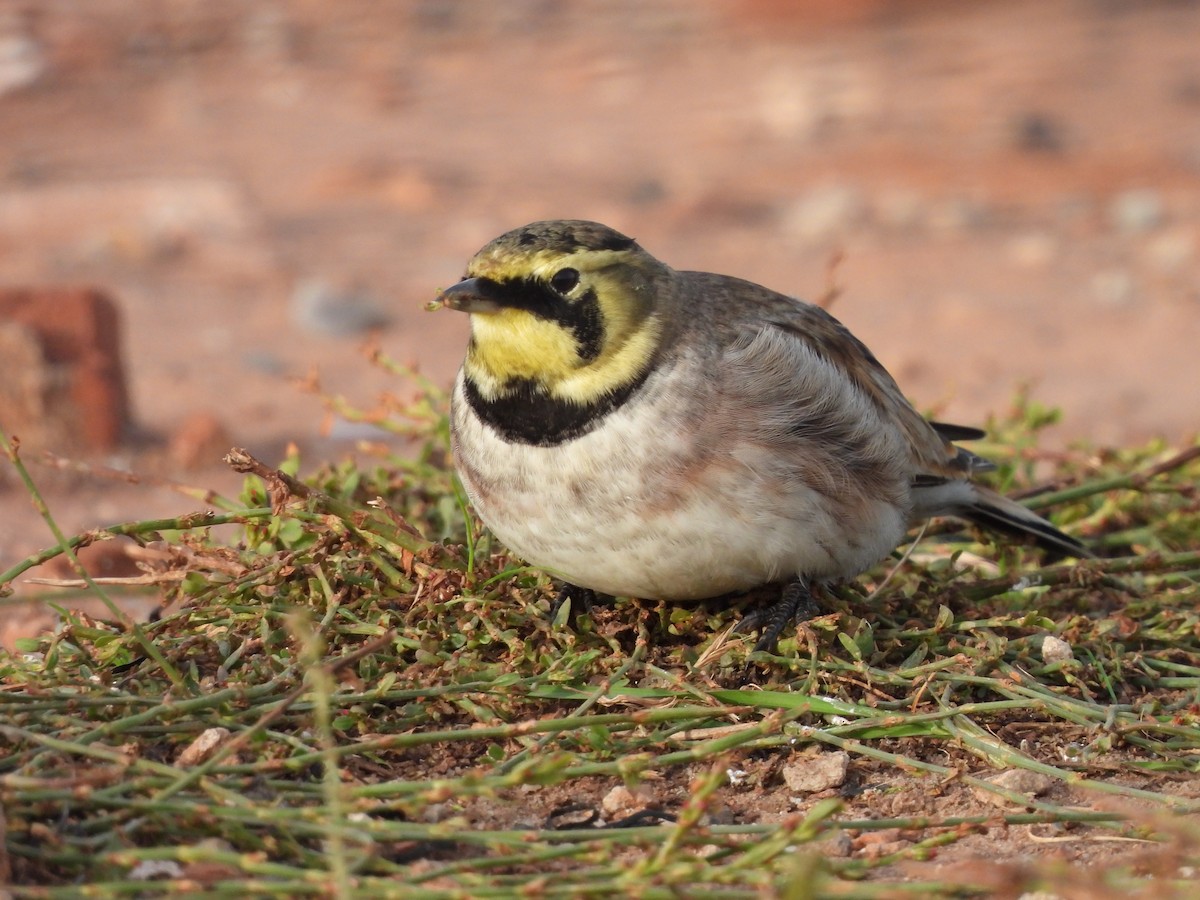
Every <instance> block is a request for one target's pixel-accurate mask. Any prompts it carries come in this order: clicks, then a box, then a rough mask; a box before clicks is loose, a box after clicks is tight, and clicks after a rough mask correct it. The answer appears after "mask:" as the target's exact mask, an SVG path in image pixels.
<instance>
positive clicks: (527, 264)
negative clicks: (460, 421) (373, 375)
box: [465, 235, 669, 406]
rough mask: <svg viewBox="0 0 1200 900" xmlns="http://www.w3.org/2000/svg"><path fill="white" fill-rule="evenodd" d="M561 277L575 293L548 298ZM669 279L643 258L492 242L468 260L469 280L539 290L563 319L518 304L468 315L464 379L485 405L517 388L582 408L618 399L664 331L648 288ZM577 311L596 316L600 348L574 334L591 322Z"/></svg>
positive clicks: (635, 253)
mask: <svg viewBox="0 0 1200 900" xmlns="http://www.w3.org/2000/svg"><path fill="white" fill-rule="evenodd" d="M563 269H574V270H576V271H577V272H578V273H579V277H578V285H577V286H576V287H573V288H571V289H570V290H569V291H565V292H564V293H563V294H560V295H558V296H557V297H553V295H552V294H551V292H552V288H551V287H550V285H551V284H552V283H553V282H554V277H555V275H556V274H558V273H560V272H562V270H563ZM668 271H669V270H667V269H666V267H665V266H663V265H662V263H659V262H658V261H657V260H655V259H653V257H650V256H649V255H648V254H646V253H645V252H644V251H642V250H641V249H640V248H635V249H632V250H630V249H628V248H626V249H616V250H614V249H591V248H583V247H571V248H570V249H568V250H564V249H562V248H559V247H547V246H545V245H542V246H538V245H536V244H531V245H530V246H528V247H526V246H524V245H523V243H522V242H514V240H513V239H512V236H511V235H509V236H505V237H502V238H499V239H497V241H495V242H493V244H491V245H489V246H487V247H485V248H484V249H483V250H481V251H480V252H479V253H478V254H477V255H476V256H475V258H474V259H472V260H471V262H470V264H469V265H468V266H467V277H469V278H478V279H484V280H486V281H488V282H495V283H498V284H502V285H516V284H519V283H522V282H524V283H527V284H531V285H539V284H540V285H544V286H545V290H546V291H547V292H548V294H550V295H551V300H550V302H552V303H559V304H562V310H563V313H564V314H563V316H562V317H558V316H555V315H547V314H546V311H543V312H542V313H541V314H535V313H534V312H533V311H531V309H528V308H521V304H514V305H512V306H504V307H502V308H499V309H489V310H487V311H484V310H477V311H475V312H472V313H471V338H472V339H471V346H470V349H469V350H468V352H467V359H466V363H465V371H466V374H467V376H468V377H469V378H470V379H471V381H472V382H473V383H474V387H475V389H476V390H477V391H478V392H479V393H480V394H481V395H482V396H483V397H484V398H486V399H496V398H498V397H500V396H502V395H503V394H504V392H505V388H506V385H508V384H510V383H512V382H515V381H532V382H534V383H536V384H538V385H540V386H541V387H542V389H543V390H545V391H546V393H547V394H549V395H550V396H552V397H555V398H557V399H560V400H565V401H568V402H571V403H574V404H579V405H581V406H586V405H588V404H590V403H592V402H593V401H596V400H599V399H601V398H602V397H604V396H605V395H608V394H612V393H615V392H616V391H617V390H619V389H620V388H622V387H624V386H626V385H628V384H630V383H632V382H633V381H635V380H636V379H637V378H638V377H639V376H641V375H643V374H644V373H645V372H646V370H647V368H648V367H649V365H650V364H651V360H652V359H653V356H654V353H655V350H656V349H657V347H658V342H659V336H660V331H661V329H660V323H659V320H658V318H657V317H656V316H655V315H654V308H653V297H654V290H653V286H654V283H655V279H656V278H657V277H660V276H661V275H663V274H665V273H667V272H668ZM534 289H536V288H534ZM583 303H589V304H594V305H595V312H598V318H599V328H600V334H599V336H598V338H599V339H598V341H595V335H594V333H592V335H591V336H590V337H588V338H584V337H583V336H582V335H581V334H580V333H579V331H578V328H579V325H578V323H579V322H580V321H583V322H587V321H588V318H587V316H586V315H584V316H583V317H582V318H581V317H577V316H573V315H572V314H571V307H572V306H573V305H575V304H583ZM535 306H536V304H535ZM577 311H579V310H577ZM594 314H595V313H592V315H594ZM568 323H573V324H568Z"/></svg>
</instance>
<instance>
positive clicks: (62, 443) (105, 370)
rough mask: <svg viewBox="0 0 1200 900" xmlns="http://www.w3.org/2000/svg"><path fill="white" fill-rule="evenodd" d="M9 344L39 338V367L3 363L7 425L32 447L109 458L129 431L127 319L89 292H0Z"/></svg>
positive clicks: (0, 403)
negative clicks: (124, 353)
mask: <svg viewBox="0 0 1200 900" xmlns="http://www.w3.org/2000/svg"><path fill="white" fill-rule="evenodd" d="M0 324H4V325H8V326H9V327H8V328H7V329H6V331H5V334H6V336H7V341H8V342H10V343H13V344H14V345H18V346H20V345H22V342H23V337H22V336H23V335H32V337H33V339H34V340H35V341H36V343H37V345H38V346H39V347H40V351H41V360H40V365H41V366H42V371H41V372H30V371H28V366H30V365H35V364H37V362H38V361H34V360H31V359H29V358H28V357H29V354H28V353H27V352H26V353H25V357H26V358H25V359H23V360H21V361H17V360H13V359H11V358H10V359H8V360H3V359H0V373H2V374H0V380H2V381H3V386H0V422H3V423H4V427H5V429H6V430H7V431H8V432H9V434H15V435H17V436H19V437H20V438H21V440H22V443H23V444H24V445H25V446H26V447H27V448H28V447H32V448H35V449H52V450H63V451H71V450H74V451H89V450H91V451H106V450H112V449H114V448H115V447H116V446H117V445H119V444H120V443H121V440H122V438H123V437H124V436H125V433H126V431H127V428H128V425H129V394H128V390H127V388H126V384H125V371H124V364H123V360H122V357H121V346H120V315H119V312H118V309H117V305H116V304H115V303H114V302H113V301H112V299H110V298H109V297H108V296H107V295H106V294H103V293H101V292H100V291H98V290H94V289H90V288H0Z"/></svg>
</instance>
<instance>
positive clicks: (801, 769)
mask: <svg viewBox="0 0 1200 900" xmlns="http://www.w3.org/2000/svg"><path fill="white" fill-rule="evenodd" d="M849 768H850V754H849V753H847V752H846V751H844V750H834V751H832V752H830V753H819V754H817V755H816V756H809V757H804V758H801V759H798V760H796V761H794V762H790V763H788V764H786V765H785V766H784V767H783V780H784V782H785V783H786V784H787V786H788V788H789V789H791V790H793V791H796V792H798V793H805V794H813V793H816V792H817V791H824V790H828V789H829V788H833V787H838V786H840V785H841V784H843V783H845V781H846V772H847V770H848V769H849Z"/></svg>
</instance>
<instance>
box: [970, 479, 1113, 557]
mask: <svg viewBox="0 0 1200 900" xmlns="http://www.w3.org/2000/svg"><path fill="white" fill-rule="evenodd" d="M971 487H972V488H973V489H974V490H973V491H972V494H973V497H972V502H970V503H966V504H963V505H962V506H961V507H960V508H959V510H958V515H960V516H962V517H963V518H964V519H968V520H969V521H971V522H974V523H975V524H976V525H979V526H980V527H982V528H986V529H988V530H991V531H999V532H1001V533H1003V534H1010V535H1016V536H1018V537H1020V536H1025V537H1031V538H1033V540H1034V542H1035V543H1036V544H1037V545H1038V546H1039V547H1041V548H1042V549H1043V550H1046V551H1047V552H1049V553H1051V554H1053V555H1054V556H1056V557H1058V556H1074V557H1078V558H1079V559H1086V558H1090V557H1092V556H1093V555H1094V554H1093V553H1092V552H1091V551H1090V550H1088V549H1087V547H1085V546H1084V545H1083V544H1081V543H1080V542H1079V541H1077V540H1076V539H1075V538H1073V537H1071V536H1070V535H1069V534H1063V532H1061V531H1059V530H1058V529H1057V528H1055V527H1054V526H1053V525H1051V524H1050V523H1049V522H1047V521H1046V520H1045V519H1043V518H1042V517H1041V516H1039V515H1038V514H1037V513H1034V512H1030V511H1029V510H1028V509H1026V508H1025V507H1024V506H1022V505H1021V504H1020V503H1017V502H1016V501H1014V500H1009V499H1008V498H1007V497H1005V496H1003V495H1002V494H997V493H996V492H995V491H993V490H991V489H990V488H986V487H983V486H982V485H978V484H972V485H971Z"/></svg>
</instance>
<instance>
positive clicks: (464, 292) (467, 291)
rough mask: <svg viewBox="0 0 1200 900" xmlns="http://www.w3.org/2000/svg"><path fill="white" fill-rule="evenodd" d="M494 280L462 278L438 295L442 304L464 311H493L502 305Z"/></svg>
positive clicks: (498, 309)
mask: <svg viewBox="0 0 1200 900" xmlns="http://www.w3.org/2000/svg"><path fill="white" fill-rule="evenodd" d="M497 288H498V286H497V284H496V282H494V281H492V280H490V279H488V278H464V279H463V280H462V281H460V282H459V283H458V284H455V285H451V286H450V287H448V288H446V289H445V290H444V291H442V293H441V294H440V295H439V296H438V301H440V303H441V305H442V306H446V307H449V308H450V309H456V310H458V311H459V312H465V313H494V312H499V311H500V309H501V308H502V307H503V306H504V304H503V303H502V302H501V294H500V291H499V290H498V289H497Z"/></svg>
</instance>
